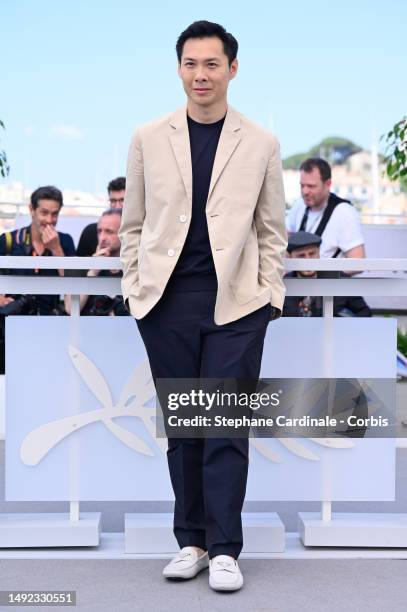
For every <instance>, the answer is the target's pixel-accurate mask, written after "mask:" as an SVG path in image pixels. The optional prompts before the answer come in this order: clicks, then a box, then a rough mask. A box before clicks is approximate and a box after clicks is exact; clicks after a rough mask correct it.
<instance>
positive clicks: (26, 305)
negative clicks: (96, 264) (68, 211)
mask: <svg viewBox="0 0 407 612" xmlns="http://www.w3.org/2000/svg"><path fill="white" fill-rule="evenodd" d="M62 206H63V198H62V193H61V192H60V190H59V189H57V188H56V187H52V186H45V187H39V188H38V189H36V190H35V191H33V193H32V194H31V198H30V205H29V210H30V214H31V224H30V225H28V226H27V227H23V228H21V229H17V230H14V231H12V232H4V234H2V235H1V236H0V255H12V256H20V257H21V256H32V257H37V256H54V257H64V256H73V255H75V246H74V242H73V240H72V237H71V236H70V235H69V234H64V233H62V232H58V231H57V230H56V229H55V227H56V224H57V222H58V216H59V213H60V211H61V208H62ZM0 274H13V275H19V276H20V275H21V276H58V275H59V276H64V271H63V270H40V269H38V268H36V269H25V270H23V269H4V268H3V269H2V270H1V271H0ZM19 314H21V315H54V314H65V313H64V311H63V310H62V308H61V305H60V303H59V296H58V295H0V372H1V373H2V372H4V323H5V317H6V316H8V315H19Z"/></svg>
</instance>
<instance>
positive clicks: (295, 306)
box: [283, 231, 372, 317]
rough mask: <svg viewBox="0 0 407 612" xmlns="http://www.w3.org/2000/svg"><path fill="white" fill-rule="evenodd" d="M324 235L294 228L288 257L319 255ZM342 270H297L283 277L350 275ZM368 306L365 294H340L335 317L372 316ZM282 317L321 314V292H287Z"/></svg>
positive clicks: (307, 257) (336, 276)
mask: <svg viewBox="0 0 407 612" xmlns="http://www.w3.org/2000/svg"><path fill="white" fill-rule="evenodd" d="M321 242H322V239H321V237H320V236H318V235H317V234H313V233H311V232H304V231H300V232H292V233H291V234H290V235H289V237H288V245H287V253H288V257H292V258H295V259H319V257H320V245H321ZM347 277H348V275H347V274H345V273H343V272H322V271H320V272H316V271H315V270H298V271H297V272H289V273H288V274H286V275H285V276H284V278H347ZM371 315H372V313H371V310H370V308H369V306H368V305H367V304H366V302H365V300H364V299H363V298H362V297H357V296H349V297H346V296H337V297H335V298H334V316H335V317H370V316H371ZM283 317H322V298H321V297H319V296H305V297H294V296H287V297H286V298H285V302H284V308H283Z"/></svg>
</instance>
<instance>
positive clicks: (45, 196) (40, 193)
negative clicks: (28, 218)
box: [30, 185, 64, 210]
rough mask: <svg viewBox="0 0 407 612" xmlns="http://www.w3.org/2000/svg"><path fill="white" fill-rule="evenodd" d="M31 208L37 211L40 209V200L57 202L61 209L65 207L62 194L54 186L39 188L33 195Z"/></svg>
mask: <svg viewBox="0 0 407 612" xmlns="http://www.w3.org/2000/svg"><path fill="white" fill-rule="evenodd" d="M30 199H31V206H32V207H33V209H34V210H35V209H36V208H38V204H39V202H40V200H55V202H58V204H59V208H61V206H62V205H63V203H64V202H63V199H62V193H61V192H60V191H59V189H57V188H56V187H52V185H46V186H45V187H38V189H36V190H35V191H33V192H32V194H31V198H30Z"/></svg>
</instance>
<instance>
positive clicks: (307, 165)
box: [300, 157, 332, 183]
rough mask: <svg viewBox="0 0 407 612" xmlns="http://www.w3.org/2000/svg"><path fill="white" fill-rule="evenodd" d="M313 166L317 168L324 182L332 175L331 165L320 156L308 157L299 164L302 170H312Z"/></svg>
mask: <svg viewBox="0 0 407 612" xmlns="http://www.w3.org/2000/svg"><path fill="white" fill-rule="evenodd" d="M314 168H318V170H319V173H320V175H321V179H322V180H323V182H324V183H325V181H329V179H330V178H331V177H332V172H331V166H330V165H329V164H328V162H327V161H325V160H324V159H322V158H321V157H309V158H308V159H306V160H305V161H303V162H302V164H301V166H300V170H302V171H303V172H312V171H313V169H314Z"/></svg>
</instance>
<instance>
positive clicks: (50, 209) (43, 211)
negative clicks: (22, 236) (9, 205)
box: [29, 200, 60, 233]
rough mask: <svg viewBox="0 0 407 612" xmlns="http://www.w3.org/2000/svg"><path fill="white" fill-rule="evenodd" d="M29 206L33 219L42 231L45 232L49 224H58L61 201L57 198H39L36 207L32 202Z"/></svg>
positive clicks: (53, 225)
mask: <svg viewBox="0 0 407 612" xmlns="http://www.w3.org/2000/svg"><path fill="white" fill-rule="evenodd" d="M29 208H30V214H31V218H32V221H33V223H35V225H36V226H37V229H38V230H39V231H40V233H42V232H43V230H44V229H45V228H46V227H47V225H51V226H52V227H55V226H56V224H57V221H58V215H59V211H60V205H59V202H57V201H56V200H39V202H38V206H37V208H36V209H34V208H33V207H32V205H31V204H30V207H29Z"/></svg>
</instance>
